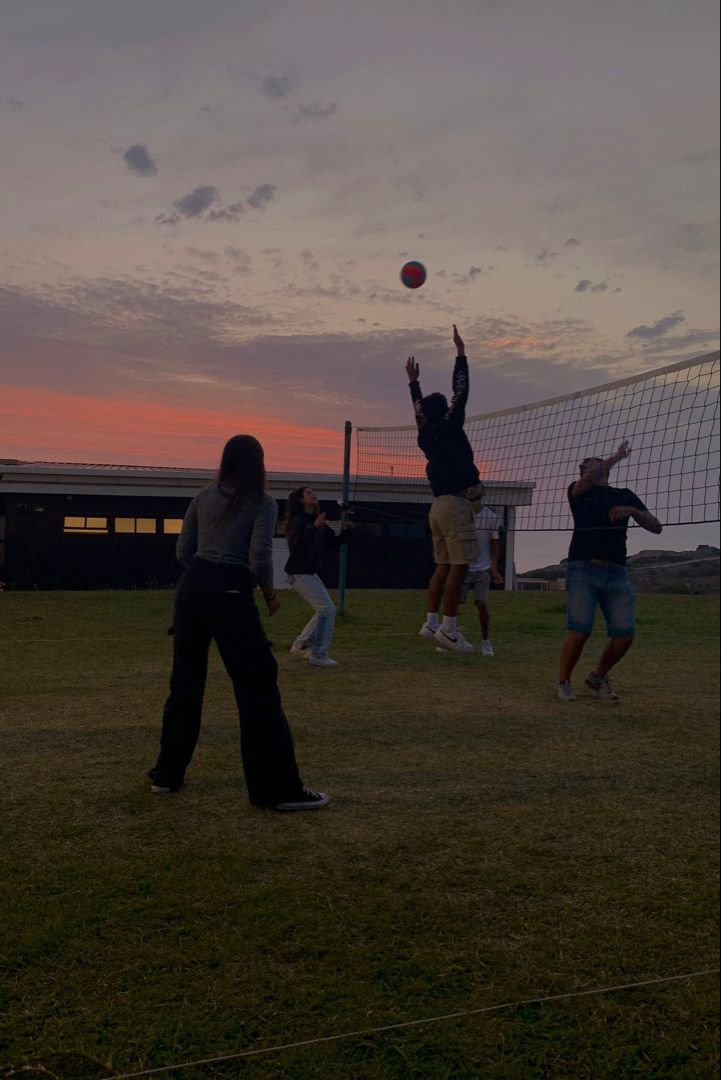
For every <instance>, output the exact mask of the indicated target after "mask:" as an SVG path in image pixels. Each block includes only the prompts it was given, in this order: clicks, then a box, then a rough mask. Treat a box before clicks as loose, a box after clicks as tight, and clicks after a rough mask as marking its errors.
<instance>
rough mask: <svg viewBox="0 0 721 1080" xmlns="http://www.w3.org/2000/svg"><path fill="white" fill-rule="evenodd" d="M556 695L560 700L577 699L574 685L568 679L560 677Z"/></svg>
mask: <svg viewBox="0 0 721 1080" xmlns="http://www.w3.org/2000/svg"><path fill="white" fill-rule="evenodd" d="M556 697H557V698H558V700H559V701H575V700H576V695H575V693H574V691H573V687H572V686H571V684H570V682H568V681H567V680H566V679H559V681H558V682H557V683H556Z"/></svg>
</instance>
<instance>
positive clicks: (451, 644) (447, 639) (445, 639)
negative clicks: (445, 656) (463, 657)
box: [433, 626, 473, 653]
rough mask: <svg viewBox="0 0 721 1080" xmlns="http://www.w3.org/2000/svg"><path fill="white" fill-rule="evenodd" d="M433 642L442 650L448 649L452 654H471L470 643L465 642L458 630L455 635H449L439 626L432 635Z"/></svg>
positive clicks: (471, 647)
mask: <svg viewBox="0 0 721 1080" xmlns="http://www.w3.org/2000/svg"><path fill="white" fill-rule="evenodd" d="M433 640H434V641H435V643H436V645H440V647H441V648H442V649H449V650H451V651H452V652H463V653H469V652H473V646H472V645H471V643H470V641H466V639H465V638H464V636H463V634H462V633H461V631H460V630H456V632H455V634H449V633H448V632H447V631H446V630H444V629H443V627H442V626H440V627H439V628H438V629H437V630H436V632H435V634H434V635H433Z"/></svg>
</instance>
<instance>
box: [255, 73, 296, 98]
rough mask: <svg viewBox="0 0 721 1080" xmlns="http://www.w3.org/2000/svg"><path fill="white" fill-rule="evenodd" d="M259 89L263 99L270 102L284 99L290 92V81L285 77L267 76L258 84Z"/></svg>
mask: <svg viewBox="0 0 721 1080" xmlns="http://www.w3.org/2000/svg"><path fill="white" fill-rule="evenodd" d="M260 89H261V92H262V93H263V94H264V95H265V97H267V98H270V99H271V100H273V99H274V98H276V99H277V98H284V97H287V96H288V94H289V93H290V90H291V85H290V79H287V78H286V77H285V75H267V76H266V77H265V78H264V79H263V81H262V83H261V84H260Z"/></svg>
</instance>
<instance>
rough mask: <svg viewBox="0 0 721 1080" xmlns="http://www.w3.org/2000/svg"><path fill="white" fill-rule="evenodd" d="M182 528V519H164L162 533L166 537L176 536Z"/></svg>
mask: <svg viewBox="0 0 721 1080" xmlns="http://www.w3.org/2000/svg"><path fill="white" fill-rule="evenodd" d="M182 528H183V519H182V518H165V519H164V520H163V532H164V533H165V535H166V536H170V535H173V536H178V535H179V534H180V530H181V529H182Z"/></svg>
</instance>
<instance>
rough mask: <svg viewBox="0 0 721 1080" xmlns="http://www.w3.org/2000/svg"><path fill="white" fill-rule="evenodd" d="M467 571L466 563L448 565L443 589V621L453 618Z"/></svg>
mask: <svg viewBox="0 0 721 1080" xmlns="http://www.w3.org/2000/svg"><path fill="white" fill-rule="evenodd" d="M467 573H468V563H456V564H455V565H454V566H451V567H449V569H448V576H447V578H446V587H445V589H444V590H443V623H444V625H446V620H447V619H455V618H456V616H457V615H458V608H459V607H460V603H461V593H462V591H463V582H464V581H465V580H466V574H467Z"/></svg>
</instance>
